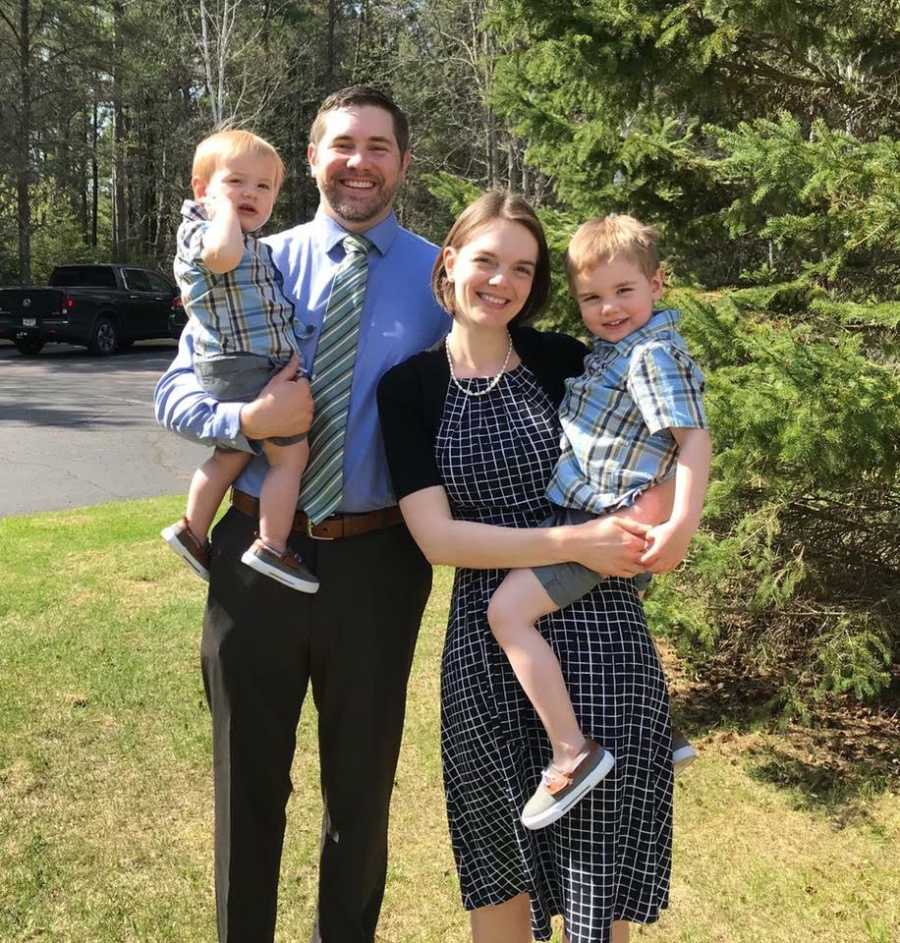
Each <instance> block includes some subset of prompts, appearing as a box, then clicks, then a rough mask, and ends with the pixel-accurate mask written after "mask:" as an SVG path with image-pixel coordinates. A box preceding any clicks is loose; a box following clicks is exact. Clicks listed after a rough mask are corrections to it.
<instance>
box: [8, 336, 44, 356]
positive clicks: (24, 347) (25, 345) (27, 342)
mask: <svg viewBox="0 0 900 943" xmlns="http://www.w3.org/2000/svg"><path fill="white" fill-rule="evenodd" d="M14 343H15V345H16V350H18V352H19V353H20V354H23V355H24V356H25V357H35V356H37V355H38V354H39V353H40V352H41V351H42V350H43V349H44V342H43V341H38V340H31V339H30V338H22V339H21V340H17V341H15V342H14Z"/></svg>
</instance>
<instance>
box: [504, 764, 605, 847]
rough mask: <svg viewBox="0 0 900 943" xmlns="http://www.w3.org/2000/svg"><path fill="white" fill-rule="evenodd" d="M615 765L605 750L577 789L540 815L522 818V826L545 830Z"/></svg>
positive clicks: (533, 829)
mask: <svg viewBox="0 0 900 943" xmlns="http://www.w3.org/2000/svg"><path fill="white" fill-rule="evenodd" d="M615 765H616V758H615V757H614V756H613V755H612V753H610V752H609V750H605V751H604V753H603V759H601V760H600V762H599V763H598V764H597V765H596V766H595V767H594V768H593V769H592V770H591V771H590V773H589V774H588V775H587V776H585V778H584V779H583V780H582V781H581V783H580V785H579V786H578V788H577V789H573V790H572V791H571V792H570V793H569V794H568V795H567V796H566V797H565V798H564V799H560V801H559V802H557V803H556V804H555V805H554V806H553V807H552V808H549V809H545V810H544V811H543V812H542V813H541V814H540V815H533V816H531V817H530V818H529V819H527V820H526V818H525V816H524V815H523V816H522V824H523V825H524V826H525V828H527V829H530V830H531V831H533V832H534V831H537V829H539V828H546V826H548V825H552V824H553V823H554V822H555V821H556V820H557V819H561V818H562V817H563V816H564V815H565V814H566V812H568V811H569V809H571V808H572V806H574V805H577V804H578V803H579V802H580V801H581V800H582V799H583V798H584V797H585V796H586V795H587V794H588V793H589V792H590V791H591V790H592V789H593V788H594V786H596V785H597V783H599V782H600V781H601V780H603V779H605V778H606V777H607V776H608V775H609V773H610V770H611V769H612V768H613V767H614V766H615Z"/></svg>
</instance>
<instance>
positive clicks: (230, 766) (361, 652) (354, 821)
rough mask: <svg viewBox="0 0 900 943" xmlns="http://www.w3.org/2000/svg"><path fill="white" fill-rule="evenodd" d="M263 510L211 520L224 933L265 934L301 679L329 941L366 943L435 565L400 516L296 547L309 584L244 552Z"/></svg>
mask: <svg viewBox="0 0 900 943" xmlns="http://www.w3.org/2000/svg"><path fill="white" fill-rule="evenodd" d="M256 526H257V524H256V521H255V520H253V519H252V518H250V517H248V516H246V515H244V514H241V513H240V512H238V511H236V510H235V509H234V508H231V509H230V510H229V511H228V513H227V514H226V515H225V516H224V517H223V518H222V520H221V521H220V522H219V524H218V525H217V526H216V528H215V530H214V532H213V539H212V555H211V562H210V586H209V599H208V603H207V609H206V615H205V618H204V624H203V640H202V644H201V655H202V663H203V681H204V686H205V689H206V697H207V701H208V703H209V707H210V711H211V713H212V727H213V764H214V781H215V880H216V911H217V918H218V928H219V941H220V943H270V941H272V940H273V938H274V932H275V915H276V906H277V891H278V876H279V868H280V861H281V849H282V841H283V838H284V829H285V805H286V803H287V799H288V796H289V794H290V792H291V779H290V771H291V761H292V759H293V756H294V747H295V743H296V739H295V738H296V728H297V723H298V720H299V717H300V709H301V707H302V706H303V699H304V697H305V695H306V691H307V687H308V686H309V684H310V682H311V683H312V694H313V698H314V700H315V704H316V708H317V710H318V717H319V721H318V724H319V726H318V738H319V755H320V763H321V777H322V792H323V796H324V798H325V802H326V807H327V819H328V822H329V827H328V830H327V832H326V833H325V835H324V836H323V844H322V853H321V861H320V869H319V912H318V933H319V935H320V937H321V940H322V941H323V943H372V941H373V940H374V935H375V926H376V924H377V922H378V914H379V911H380V909H381V901H382V897H383V895H384V882H385V875H386V870H387V826H388V806H389V803H390V796H391V789H392V786H393V780H394V773H395V771H396V766H397V756H398V752H399V749H400V738H401V733H402V728H403V717H404V711H405V706H406V683H407V679H408V677H409V670H410V666H411V664H412V657H413V649H414V647H415V642H416V636H417V634H418V630H419V621H420V619H421V616H422V612H423V610H424V608H425V603H426V601H427V599H428V594H429V592H430V590H431V567H430V566H429V565H428V562H427V561H426V560H425V558H424V557H423V556H422V554H421V552H420V551H419V549H418V547H417V546H416V544H415V543H414V542H413V540H412V538H411V537H410V535H409V532H408V531H407V529H406V527H405V526H403V525H399V526H395V527H390V528H386V529H384V530H378V531H372V532H369V533H367V534H363V535H361V536H358V537H350V538H343V539H339V540H333V541H326V540H313V539H310V538H305V537H304V538H299V539H297V540H296V541H294V540H292V542H291V545H292V547H293V549H294V550H296V551H297V552H299V553H300V554H301V555H302V556H303V558H304V560H305V561H306V562H307V564H308V565H309V566H310V567H311V568H312V570H313V571H314V572H315V573H316V574H317V576H318V577H319V580H320V581H321V588H320V589H319V592H318V593H317V594H315V595H307V594H304V593H300V592H297V591H296V590H292V589H289V588H287V587H284V586H282V585H281V584H279V583H276V582H275V581H274V580H272V579H270V578H268V577H266V576H262V575H260V574H258V573H256V572H255V571H254V570H252V569H250V567H248V566H245V565H244V564H242V563H241V562H240V556H241V554H242V553H243V552H244V550H246V549H247V547H249V545H250V543H251V542H252V541H253V538H254V531H255V529H256Z"/></svg>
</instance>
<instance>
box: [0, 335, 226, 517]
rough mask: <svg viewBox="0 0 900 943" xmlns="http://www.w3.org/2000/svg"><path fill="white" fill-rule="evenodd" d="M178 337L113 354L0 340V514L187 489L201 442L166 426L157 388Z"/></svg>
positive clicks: (200, 454) (199, 458) (202, 454)
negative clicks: (24, 352)
mask: <svg viewBox="0 0 900 943" xmlns="http://www.w3.org/2000/svg"><path fill="white" fill-rule="evenodd" d="M175 350H176V345H175V342H174V341H145V342H142V343H139V344H136V345H135V346H134V347H133V348H131V350H129V351H127V352H124V353H121V354H116V355H115V356H113V357H107V358H98V357H91V356H89V355H88V354H87V353H86V352H85V351H84V350H83V349H81V348H76V347H68V346H64V345H62V344H51V345H48V346H47V347H45V348H44V350H43V352H42V353H41V354H40V356H38V357H22V356H21V355H20V354H19V353H18V352H17V351H16V349H15V348H14V347H13V346H12V345H7V344H5V343H4V342H2V341H0V517H3V516H7V515H10V514H26V513H29V512H31V511H45V510H58V509H61V508H70V507H80V506H83V505H87V504H99V503H101V502H104V501H115V500H118V499H121V498H140V497H151V496H154V495H160V494H176V493H181V492H185V493H186V492H187V486H188V482H189V481H190V477H191V474H192V473H193V471H194V468H195V467H196V466H197V465H198V464H199V463H200V462H201V461H202V460H203V458H204V457H205V456H206V455H207V454H208V450H207V449H205V448H203V447H202V446H199V445H195V444H193V443H190V442H185V441H184V440H182V439H180V438H179V437H178V436H176V435H173V434H171V433H168V432H165V431H163V430H162V429H161V428H160V427H159V426H158V425H157V424H156V421H155V419H154V418H153V407H152V399H153V388H154V386H155V385H156V381H157V380H158V379H159V376H160V374H161V373H162V372H163V371H164V370H165V368H166V367H167V366H168V364H169V362H170V361H171V360H172V358H173V357H174V356H175Z"/></svg>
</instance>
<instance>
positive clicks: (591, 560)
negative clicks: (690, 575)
mask: <svg viewBox="0 0 900 943" xmlns="http://www.w3.org/2000/svg"><path fill="white" fill-rule="evenodd" d="M573 530H575V531H577V532H578V534H579V538H580V539H579V546H578V547H576V548H575V549H576V552H577V556H576V557H575V560H576V561H577V562H578V563H580V564H581V565H582V566H586V567H587V568H588V569H589V570H594V571H595V572H597V573H602V574H603V575H604V576H635V575H636V574H638V573H642V572H643V571H644V569H645V567H644V566H643V564H642V563H641V554H642V553H643V552H644V550H645V549H646V547H647V541H646V535H647V532H648V531H649V530H650V528H649V527H648V526H647V525H646V524H641V523H639V522H638V521H634V520H631V519H630V518H628V517H612V516H607V517H598V518H597V519H596V520H594V521H588V522H587V523H586V524H578V525H577V526H575V527H574V528H573Z"/></svg>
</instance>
